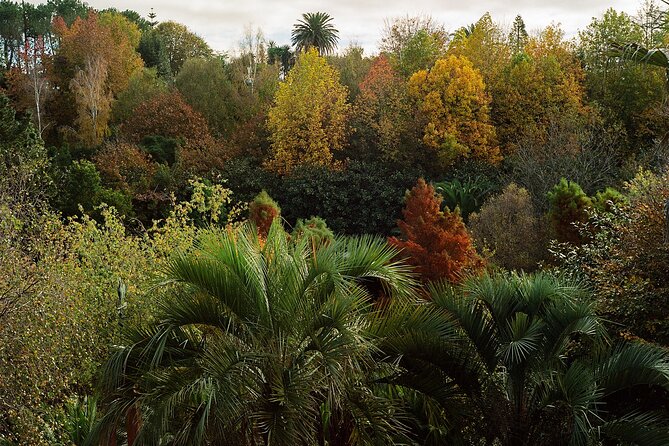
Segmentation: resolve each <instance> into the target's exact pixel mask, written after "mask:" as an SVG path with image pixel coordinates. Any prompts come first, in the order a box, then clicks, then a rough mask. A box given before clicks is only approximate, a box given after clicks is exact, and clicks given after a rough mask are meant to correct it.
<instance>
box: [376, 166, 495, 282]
mask: <svg viewBox="0 0 669 446" xmlns="http://www.w3.org/2000/svg"><path fill="white" fill-rule="evenodd" d="M402 214H403V215H404V220H399V221H398V222H397V225H398V226H399V228H400V231H402V239H399V238H397V237H391V238H390V239H389V240H388V242H389V243H390V244H391V245H392V246H395V247H396V248H398V249H400V250H401V252H402V254H401V255H402V257H404V258H406V261H407V263H409V264H410V265H413V266H415V267H416V271H417V273H418V274H419V275H420V277H421V279H422V280H424V281H426V282H433V281H438V280H441V279H446V280H448V281H450V282H460V281H461V280H463V279H464V277H465V276H466V275H467V274H471V273H476V272H479V271H480V270H481V269H482V267H483V260H482V259H481V258H480V257H479V255H478V254H477V253H476V250H475V249H474V246H473V245H472V240H471V237H470V235H469V233H468V232H467V229H466V228H465V224H464V223H463V222H462V218H461V217H460V214H459V212H458V211H457V210H456V211H455V212H451V211H450V210H449V209H446V210H445V211H442V210H441V197H440V196H439V195H437V194H436V193H435V191H434V187H432V186H431V185H428V184H427V183H425V180H423V179H422V178H421V179H419V180H418V183H417V184H416V186H414V187H413V189H411V191H410V192H408V193H407V196H406V199H405V207H404V210H403V211H402Z"/></svg>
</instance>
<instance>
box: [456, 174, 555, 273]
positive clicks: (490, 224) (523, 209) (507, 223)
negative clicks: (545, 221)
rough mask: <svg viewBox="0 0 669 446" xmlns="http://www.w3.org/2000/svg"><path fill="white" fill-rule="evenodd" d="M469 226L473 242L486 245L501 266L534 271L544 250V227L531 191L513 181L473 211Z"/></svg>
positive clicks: (495, 261)
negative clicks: (535, 207) (477, 209)
mask: <svg viewBox="0 0 669 446" xmlns="http://www.w3.org/2000/svg"><path fill="white" fill-rule="evenodd" d="M469 225H470V229H471V232H472V235H473V237H474V240H475V241H476V245H477V246H479V247H483V246H485V247H488V248H489V249H490V250H491V251H492V256H491V260H492V261H493V262H494V263H495V264H497V265H499V266H501V267H504V268H507V269H511V270H525V271H531V270H534V269H536V267H537V263H538V262H539V261H540V260H541V259H542V257H543V255H542V254H543V253H544V252H545V243H544V239H545V234H544V230H543V227H542V225H541V224H540V221H539V219H538V218H537V215H536V212H535V209H534V205H533V204H532V199H531V197H530V194H529V193H528V192H527V190H526V189H523V188H522V187H518V186H517V185H515V184H513V183H511V184H509V185H508V186H507V187H506V188H504V190H503V191H502V193H501V194H499V195H496V196H493V197H491V198H489V199H488V200H487V201H486V202H485V203H484V204H483V207H482V208H481V211H480V212H479V213H474V214H472V215H471V216H470V217H469Z"/></svg>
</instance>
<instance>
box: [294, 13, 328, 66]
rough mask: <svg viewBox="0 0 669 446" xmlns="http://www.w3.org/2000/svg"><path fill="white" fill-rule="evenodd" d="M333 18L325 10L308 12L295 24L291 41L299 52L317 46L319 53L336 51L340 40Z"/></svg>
mask: <svg viewBox="0 0 669 446" xmlns="http://www.w3.org/2000/svg"><path fill="white" fill-rule="evenodd" d="M332 20H333V18H332V17H330V15H329V14H327V13H325V12H307V13H305V14H302V18H301V19H300V20H298V21H297V23H296V24H295V25H293V32H292V34H291V42H292V43H293V45H294V46H295V48H296V50H297V51H298V52H300V51H303V50H309V49H310V48H315V49H316V50H318V54H320V55H321V56H322V55H325V54H329V53H332V52H334V50H335V48H337V42H339V31H338V30H337V29H336V28H335V27H334V26H333V25H332Z"/></svg>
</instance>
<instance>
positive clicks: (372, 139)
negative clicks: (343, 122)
mask: <svg viewBox="0 0 669 446" xmlns="http://www.w3.org/2000/svg"><path fill="white" fill-rule="evenodd" d="M414 124H415V120H414V108H413V107H412V104H411V101H410V100H409V92H408V90H407V86H406V82H405V81H404V79H402V77H401V76H400V75H399V74H398V73H396V72H395V70H394V69H393V67H392V66H391V64H390V61H389V59H388V58H387V57H386V56H384V55H382V56H379V57H377V58H376V59H375V60H374V63H373V64H372V66H371V68H370V70H369V73H368V74H367V76H365V79H364V80H363V81H362V82H361V83H360V94H359V95H358V96H357V98H356V100H355V103H354V106H353V127H355V133H354V138H353V139H354V140H356V142H357V146H358V147H357V149H358V150H359V151H361V152H363V153H357V154H356V155H357V156H362V157H363V158H371V159H378V158H380V159H382V160H383V161H386V162H391V163H395V164H397V165H406V164H407V163H409V162H411V161H412V160H415V158H416V153H415V147H416V145H417V142H418V141H417V139H418V138H417V137H416V136H417V133H418V132H416V131H415V130H414V129H415V125H414Z"/></svg>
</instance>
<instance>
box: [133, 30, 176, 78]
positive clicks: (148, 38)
mask: <svg viewBox="0 0 669 446" xmlns="http://www.w3.org/2000/svg"><path fill="white" fill-rule="evenodd" d="M137 51H138V52H139V54H140V55H141V56H142V60H143V61H144V65H145V66H146V67H147V68H155V69H156V72H157V73H158V75H159V76H160V77H163V78H170V77H171V75H172V69H171V67H170V61H169V59H168V56H167V48H166V47H165V42H164V41H163V38H162V36H161V35H160V33H159V32H158V30H156V29H153V28H151V29H150V30H148V31H145V32H143V33H142V38H141V39H140V41H139V46H138V47H137Z"/></svg>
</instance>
